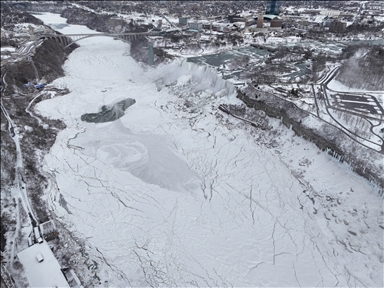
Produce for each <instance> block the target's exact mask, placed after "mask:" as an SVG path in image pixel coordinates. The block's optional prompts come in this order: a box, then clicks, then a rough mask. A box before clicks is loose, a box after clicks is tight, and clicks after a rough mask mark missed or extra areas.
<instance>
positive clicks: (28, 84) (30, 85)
mask: <svg viewBox="0 0 384 288" xmlns="http://www.w3.org/2000/svg"><path fill="white" fill-rule="evenodd" d="M33 86H34V85H33V83H32V82H28V83H27V84H24V88H28V87H33Z"/></svg>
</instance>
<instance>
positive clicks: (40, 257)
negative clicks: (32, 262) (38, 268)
mask: <svg viewBox="0 0 384 288" xmlns="http://www.w3.org/2000/svg"><path fill="white" fill-rule="evenodd" d="M36 259H37V261H39V262H43V261H44V257H43V255H41V253H37V254H36Z"/></svg>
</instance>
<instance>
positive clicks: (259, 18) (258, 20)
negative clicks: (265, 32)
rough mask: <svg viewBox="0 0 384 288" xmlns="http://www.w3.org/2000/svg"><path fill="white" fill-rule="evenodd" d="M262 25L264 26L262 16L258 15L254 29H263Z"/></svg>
mask: <svg viewBox="0 0 384 288" xmlns="http://www.w3.org/2000/svg"><path fill="white" fill-rule="evenodd" d="M263 24H264V15H263V14H259V16H258V17H257V25H256V27H257V28H263Z"/></svg>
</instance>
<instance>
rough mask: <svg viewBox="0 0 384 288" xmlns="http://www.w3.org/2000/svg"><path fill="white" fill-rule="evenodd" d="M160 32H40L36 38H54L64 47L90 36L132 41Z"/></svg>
mask: <svg viewBox="0 0 384 288" xmlns="http://www.w3.org/2000/svg"><path fill="white" fill-rule="evenodd" d="M163 33H164V32H163ZM160 34H161V33H160V32H159V31H149V32H129V33H89V34H41V35H39V36H38V39H54V40H55V41H57V42H58V43H60V44H61V45H63V46H64V48H67V47H69V46H70V45H72V44H73V43H76V42H78V41H80V40H83V39H86V38H90V37H100V36H104V37H113V38H118V39H121V40H123V41H132V40H135V39H137V38H138V37H140V36H156V35H160Z"/></svg>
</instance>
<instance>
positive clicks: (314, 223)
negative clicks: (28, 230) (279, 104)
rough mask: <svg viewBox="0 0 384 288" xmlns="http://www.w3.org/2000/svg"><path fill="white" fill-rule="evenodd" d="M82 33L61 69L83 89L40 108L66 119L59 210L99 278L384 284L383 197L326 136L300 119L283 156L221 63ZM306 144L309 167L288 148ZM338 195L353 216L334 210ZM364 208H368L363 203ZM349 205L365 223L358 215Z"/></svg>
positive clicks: (50, 159)
mask: <svg viewBox="0 0 384 288" xmlns="http://www.w3.org/2000/svg"><path fill="white" fill-rule="evenodd" d="M37 17H38V18H40V19H42V20H43V21H44V22H45V23H46V24H49V25H56V27H62V29H60V32H61V33H63V34H65V33H86V32H89V31H90V30H89V29H87V28H85V27H83V26H77V25H68V26H65V27H64V26H60V25H59V24H62V23H64V22H65V19H63V18H60V17H59V16H58V15H54V14H49V13H47V14H42V15H37ZM92 32H94V31H92ZM79 44H80V48H78V49H76V50H75V51H74V52H72V53H71V54H70V56H69V59H68V60H67V62H66V64H65V66H64V68H65V73H66V76H65V77H63V78H60V79H57V80H55V81H54V83H53V85H56V86H57V87H67V88H68V89H69V90H70V91H71V93H69V94H67V95H65V96H62V97H55V98H52V99H49V100H45V101H42V102H40V103H39V104H38V105H37V106H36V110H37V111H39V113H41V114H42V115H45V116H47V117H51V118H57V119H61V120H63V121H64V122H65V124H66V125H67V128H66V129H65V130H64V131H62V132H61V133H60V134H59V135H58V137H57V141H56V143H55V144H54V146H53V147H52V149H51V151H50V153H49V154H48V155H47V156H46V157H45V159H44V169H45V170H46V171H49V172H50V173H54V174H55V177H56V182H57V185H58V187H59V189H60V191H58V190H50V191H47V194H48V196H49V199H50V202H51V205H52V210H53V211H54V213H55V214H56V215H57V216H58V218H59V220H60V221H62V222H63V223H65V224H66V226H67V227H70V228H69V229H71V231H73V233H74V234H75V235H77V236H78V237H81V238H83V239H86V243H87V253H89V254H90V255H91V257H92V259H93V260H94V261H95V263H97V266H98V272H97V273H98V276H99V278H100V283H107V284H106V285H110V286H115V287H123V286H135V287H137V286H167V287H170V286H184V287H185V286H200V287H201V286H203V287H207V286H220V287H224V286H242V287H255V286H271V287H282V286H291V287H292V286H294V287H296V286H361V285H364V286H380V285H382V283H383V282H382V281H383V279H382V260H383V258H382V254H381V256H380V251H381V253H382V249H383V246H382V242H381V241H382V238H380V237H382V232H381V231H382V230H381V228H379V226H378V225H379V224H378V220H377V219H382V215H379V213H380V211H381V208H382V202H381V200H380V198H379V197H378V196H377V195H376V194H375V193H374V189H373V188H372V187H371V186H370V185H369V183H367V181H365V180H364V179H362V178H361V177H358V176H356V175H355V174H353V173H352V172H351V171H349V170H348V168H347V167H346V166H345V165H342V164H340V163H337V162H336V161H334V160H333V159H330V157H329V156H327V155H326V154H324V153H321V152H320V151H319V150H318V149H317V148H316V147H315V146H314V145H312V144H308V143H306V142H305V141H303V140H302V139H300V138H295V139H296V140H295V141H293V142H292V140H290V139H291V138H292V137H293V134H292V131H290V130H288V129H284V130H282V131H285V132H282V133H283V134H282V135H283V136H284V135H286V136H284V137H286V138H284V139H285V140H286V141H287V143H288V142H289V143H290V144H289V145H291V146H289V147H291V148H289V149H288V148H286V150H285V151H283V152H282V153H283V154H284V155H285V156H284V157H285V160H284V159H283V158H282V157H281V156H279V155H278V154H276V151H275V150H274V149H267V148H266V147H265V146H264V145H261V144H259V143H258V142H257V141H256V140H255V137H254V136H250V134H249V133H248V131H246V130H244V129H242V128H241V126H240V125H239V122H238V121H237V120H236V119H230V118H227V116H225V115H220V113H219V112H218V111H217V107H218V105H219V104H221V103H234V104H236V103H240V102H239V100H238V99H236V97H235V94H234V93H233V87H232V86H231V85H228V84H227V83H226V82H225V81H223V80H221V79H220V78H217V75H215V73H214V72H212V71H211V70H209V69H202V68H197V66H195V65H194V64H191V63H183V64H180V63H178V62H175V63H173V64H169V65H168V66H166V67H159V68H157V69H149V70H146V69H144V68H143V67H142V66H140V65H139V64H138V63H136V62H135V61H134V60H133V59H132V58H131V57H130V56H127V55H129V53H127V52H129V46H128V44H126V43H123V42H121V41H116V40H113V39H112V38H108V37H92V38H88V39H85V40H82V41H80V42H79ZM159 79H161V80H159ZM155 82H156V83H157V84H155ZM159 83H162V84H161V85H162V86H161V85H160V86H161V87H160V88H159ZM127 98H131V99H135V103H134V104H133V105H132V106H130V107H129V108H127V109H126V110H125V114H124V116H122V117H121V118H119V119H117V120H115V121H112V122H107V123H97V124H95V123H86V122H83V121H81V115H83V114H85V113H95V112H96V111H98V109H100V107H102V106H104V105H106V106H108V107H110V106H111V105H113V103H116V102H118V101H121V100H123V99H127ZM187 102H188V103H189V104H188V105H186V103H187ZM191 103H192V104H191ZM191 105H192V106H193V107H194V108H195V109H194V110H191V109H189V108H188V107H189V106H191ZM276 122H278V121H276ZM283 136H281V137H283ZM276 137H277V136H276ZM276 139H280V138H276ZM281 139H283V138H281ZM282 142H283V141H282ZM282 145H283V144H282ZM287 145H288V144H287ZM282 147H283V148H284V147H285V146H282ZM284 149H285V148H284ZM302 155H309V156H308V157H310V159H311V161H312V162H311V161H309V162H307V163H306V164H305V165H301V166H299V165H298V164H297V167H301V168H303V167H305V166H306V167H308V169H304V170H305V171H304V170H303V172H302V173H303V175H304V176H301V177H302V178H300V177H298V175H297V173H294V172H293V171H292V167H290V166H289V164H285V162H284V161H286V162H287V163H289V161H290V160H289V159H293V160H292V161H291V162H292V163H296V160H297V159H299V158H300V159H301V158H302ZM290 157H291V158H290ZM283 160H284V161H283ZM311 163H312V164H311ZM292 165H296V164H292ZM309 166H310V167H309ZM306 181H310V185H309V186H308V185H307V184H305V183H309V182H306ZM308 189H312V190H313V191H317V192H319V193H320V192H321V193H323V194H321V195H324V193H329V195H332V196H333V197H334V195H336V194H337V195H340V196H339V197H341V198H340V199H342V200H341V201H342V202H343V201H345V202H343V205H344V206H342V205H341V204H340V203H339V204H337V203H336V200H335V199H339V198H334V200H335V202H332V201H334V200H332V201H331V200H328V199H327V200H326V199H325V196H324V197H320V198H319V200H317V199H316V203H313V202H312V201H311V200H310V199H308V197H306V194H305V193H307V191H309V190H308ZM350 189H352V190H353V191H355V192H354V193H352V192H350ZM311 193H312V192H311ZM313 193H314V192H313ZM61 197H64V199H65V201H66V202H67V208H68V210H69V211H70V212H71V214H68V212H67V211H66V210H65V209H64V208H63V207H61V206H60V204H59V201H60V199H61ZM322 198H324V199H322ZM330 201H331V202H332V205H330V204H331V202H330ZM342 202H341V203H342ZM334 204H335V205H336V206H337V205H341V206H339V207H334ZM339 209H340V211H341V210H344V212H345V213H344V212H340V213H341V214H337V213H336V212H334V213H336V214H337V215H336V216H337V217H336V218H339V219H338V221H341V224H339V222H335V220H334V219H333V218H334V216H332V215H331V214H332V213H333V211H338V210H339ZM353 209H358V210H356V211H358V213H360V214H359V215H358V216H351V215H352V214H351V215H350V214H349V212H350V213H352V212H354V210H353ZM348 211H349V212H348ZM363 211H366V212H363ZM364 213H365V214H364ZM363 214H364V215H365V218H363ZM340 215H341V216H340ZM353 217H355V218H353ZM328 218H330V219H331V221H330V220H327V219H328ZM344 219H345V221H346V222H347V221H350V222H351V221H353V219H356V220H358V219H360V220H359V221H360V223H358V224H356V225H357V226H356V227H357V228H355V226H353V225H352V223H351V224H349V226H348V225H347V224H345V223H344V222H342V221H343V220H344ZM351 219H352V220H351ZM364 219H365V220H364ZM363 221H365V222H366V224H367V226H368V225H371V226H372V227H371V228H367V227H366V225H365V224H364V223H363ZM335 223H336V224H337V225H340V226H337V225H336V224H335ZM382 224H383V223H381V225H382ZM351 227H352V228H351ZM348 229H349V230H351V229H353V231H352V232H353V233H355V234H357V235H356V236H353V235H352V234H351V233H350V232H348ZM359 229H361V231H360V230H359ZM363 230H364V231H363ZM361 239H363V240H361ZM364 239H365V240H364ZM380 243H381V244H380ZM380 245H381V247H380ZM351 247H354V248H355V250H352V249H351ZM356 247H357V248H356ZM349 250H350V251H349ZM380 257H381V258H380ZM380 259H381V260H380ZM380 261H381V262H380ZM81 277H83V278H86V275H82V276H81ZM106 281H107V282H106Z"/></svg>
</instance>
